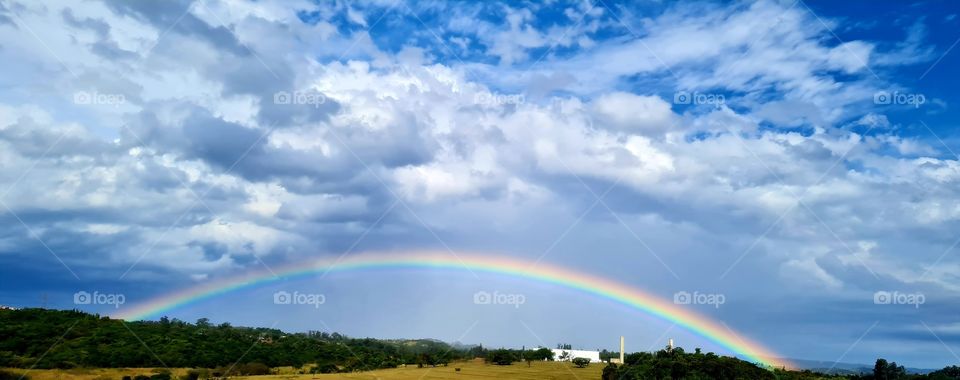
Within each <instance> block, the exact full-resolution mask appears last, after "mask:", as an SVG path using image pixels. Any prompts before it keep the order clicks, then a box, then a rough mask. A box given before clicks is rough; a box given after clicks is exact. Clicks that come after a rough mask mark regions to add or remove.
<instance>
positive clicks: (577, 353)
mask: <svg viewBox="0 0 960 380" xmlns="http://www.w3.org/2000/svg"><path fill="white" fill-rule="evenodd" d="M550 351H553V360H556V361H565V362H568V361H571V360H573V358H587V359H590V362H591V363H600V351H585V350H561V349H556V348H554V349H552V350H550ZM564 352H566V353H567V355H566V359H560V357H561V356H564V355H563V353H564Z"/></svg>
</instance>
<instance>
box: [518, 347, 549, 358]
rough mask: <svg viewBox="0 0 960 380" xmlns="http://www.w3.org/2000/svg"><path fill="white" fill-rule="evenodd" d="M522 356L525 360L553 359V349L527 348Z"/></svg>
mask: <svg viewBox="0 0 960 380" xmlns="http://www.w3.org/2000/svg"><path fill="white" fill-rule="evenodd" d="M523 358H524V359H527V360H537V361H542V360H553V350H551V349H549V348H545V347H544V348H538V349H536V350H528V351H525V352H524V353H523Z"/></svg>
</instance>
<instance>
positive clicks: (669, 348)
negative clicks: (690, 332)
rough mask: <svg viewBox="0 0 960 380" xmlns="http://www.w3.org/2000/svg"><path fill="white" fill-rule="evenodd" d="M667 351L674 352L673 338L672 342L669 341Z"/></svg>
mask: <svg viewBox="0 0 960 380" xmlns="http://www.w3.org/2000/svg"><path fill="white" fill-rule="evenodd" d="M667 349H668V350H670V351H673V338H670V340H669V341H668V343H667Z"/></svg>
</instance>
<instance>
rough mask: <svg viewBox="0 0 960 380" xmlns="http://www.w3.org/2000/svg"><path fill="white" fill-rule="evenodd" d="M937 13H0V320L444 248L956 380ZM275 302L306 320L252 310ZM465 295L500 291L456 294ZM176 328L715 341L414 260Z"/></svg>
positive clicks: (491, 341)
mask: <svg viewBox="0 0 960 380" xmlns="http://www.w3.org/2000/svg"><path fill="white" fill-rule="evenodd" d="M958 13H960V7H958V6H957V5H956V4H954V3H953V2H949V1H928V2H913V3H906V2H880V3H879V4H878V3H876V2H867V1H851V2H842V3H837V2H818V1H789V0H788V1H760V2H732V3H728V2H723V3H719V2H683V3H675V2H653V1H651V2H614V1H606V0H605V1H596V2H590V1H569V2H565V1H548V2H506V3H501V2H394V1H391V0H383V1H370V2H308V1H291V2H247V1H216V0H201V1H196V2H176V1H174V2H156V3H155V2H145V3H140V2H133V3H128V2H106V3H101V2H96V1H91V2H71V1H65V2H60V1H48V2H43V3H37V2H20V1H10V2H3V3H0V59H2V62H4V63H5V65H4V66H5V67H4V74H3V75H0V146H2V148H0V178H2V179H0V185H2V186H0V201H2V205H0V206H2V207H0V218H2V220H3V223H2V224H0V278H2V287H0V304H3V305H10V306H19V307H30V306H40V305H47V306H50V307H58V308H74V307H76V308H80V309H83V310H90V311H98V312H103V313H108V314H109V313H112V312H114V311H116V310H117V309H116V308H113V307H112V306H104V305H99V306H98V305H86V304H81V305H77V304H75V302H74V295H75V294H76V293H77V292H80V291H85V292H90V293H93V292H99V293H104V294H123V295H124V296H125V300H126V303H125V304H124V305H122V306H120V307H127V306H130V305H133V304H135V303H137V302H141V301H145V300H149V299H150V298H151V297H155V296H159V295H162V294H166V293H169V292H171V291H175V290H178V289H182V288H186V287H190V286H197V285H202V284H204V283H206V282H209V281H216V280H218V279H220V278H224V277H229V276H232V275H237V274H241V273H246V272H248V271H254V270H264V269H269V268H272V267H280V266H283V265H287V264H289V263H296V262H304V261H307V260H310V259H317V258H329V257H337V256H339V255H343V254H361V253H362V252H366V251H392V252H404V251H411V250H422V249H431V250H436V249H442V250H446V249H447V248H449V249H450V250H451V251H453V252H457V251H471V252H490V253H496V254H500V255H506V256H512V257H517V258H522V259H527V260H537V259H538V258H541V259H542V260H543V262H546V263H550V264H553V265H560V266H565V267H573V268H578V269H580V270H583V271H584V272H588V273H592V274H595V275H603V276H608V277H610V278H612V279H615V280H617V281H621V282H623V283H626V284H630V285H631V286H635V287H637V288H640V289H644V290H645V291H648V292H650V293H653V294H656V295H658V296H661V297H663V298H664V299H667V300H669V299H671V298H672V297H673V296H674V294H677V293H678V292H683V291H686V292H700V293H706V294H720V295H723V296H724V298H725V300H726V302H725V303H724V304H723V305H720V306H719V307H715V306H714V305H686V306H685V307H691V308H694V309H696V310H697V311H698V312H700V313H703V314H706V315H708V316H710V317H713V318H715V319H717V320H719V321H723V322H724V323H726V324H727V325H728V326H730V327H731V328H732V329H734V330H736V331H738V332H740V333H742V334H743V335H744V336H746V337H750V338H752V339H754V340H757V341H759V342H762V343H763V344H765V345H766V346H768V347H770V348H771V349H773V350H774V351H777V352H779V353H782V354H783V355H784V356H788V357H795V358H808V359H819V360H825V361H836V360H839V361H844V362H866V363H869V362H872V361H873V360H874V359H875V358H876V357H877V356H881V355H882V356H885V357H887V358H888V359H892V360H897V361H898V362H901V363H905V364H908V365H911V366H916V367H937V366H942V365H945V364H948V363H954V364H955V363H956V362H957V361H960V358H957V357H956V354H955V352H960V324H958V323H957V321H956V320H955V316H956V315H957V312H958V309H957V308H958V305H960V302H958V301H960V299H958V291H960V278H958V277H957V275H956V273H958V271H960V255H957V253H956V252H955V248H956V243H957V239H958V236H957V235H956V231H957V230H958V228H957V227H958V221H960V198H958V196H957V195H958V190H957V189H958V188H960V187H958V184H960V163H958V160H960V157H958V156H957V154H956V152H960V139H958V136H960V133H958V132H960V131H958V129H957V122H956V120H957V111H956V110H954V108H955V104H957V102H958V101H960V98H958V94H957V93H956V91H955V89H956V88H958V85H960V79H958V78H960V74H958V72H957V70H956V69H955V68H956V67H958V64H960V48H956V45H957V42H958V41H960V33H958V32H957V30H960V28H958V24H960V19H958V18H957V14H958ZM287 95H289V96H290V97H286V98H285V96H287ZM598 199H599V200H598ZM277 291H300V292H308V293H309V292H312V293H320V294H323V295H325V296H326V300H327V302H326V303H325V304H324V305H323V307H320V308H313V307H299V308H298V307H291V305H276V304H274V303H273V302H272V294H274V293H275V292H277ZM479 291H491V292H492V291H499V292H502V293H509V294H522V295H524V296H525V299H526V302H525V303H524V304H523V305H521V307H498V306H504V305H477V304H474V303H473V301H472V300H473V295H474V294H476V293H477V292H479ZM878 294H880V295H884V294H892V295H894V296H895V298H896V300H897V301H895V302H891V303H885V302H879V303H878V302H875V297H876V296H877V295H878ZM897 297H899V298H897ZM918 297H919V298H920V299H922V300H923V302H922V304H919V305H917V304H909V303H907V304H902V303H901V304H898V302H899V301H900V300H909V299H913V300H916V299H918ZM170 316H171V317H177V318H181V319H185V320H194V319H196V318H200V317H209V318H211V319H212V320H215V321H230V322H232V323H234V324H246V325H263V326H271V325H275V326H276V327H280V328H283V329H287V330H335V331H339V332H343V333H346V334H349V335H353V336H373V337H382V338H391V337H410V338H417V337H430V338H438V339H443V340H448V341H454V340H459V341H462V342H467V343H483V344H485V345H489V346H497V345H503V346H521V345H526V346H536V345H546V346H553V345H555V344H557V343H560V342H567V343H571V344H573V345H575V346H578V347H584V348H598V347H599V348H611V349H612V348H614V347H615V345H616V343H617V341H616V338H617V337H618V336H620V335H626V336H627V342H628V349H631V350H649V349H651V348H652V347H659V346H662V345H664V344H665V342H666V339H667V338H669V337H673V338H675V339H676V340H677V341H678V342H679V343H680V344H682V345H684V346H687V347H690V348H692V347H695V346H702V347H704V348H707V349H711V350H722V348H720V347H715V346H712V345H711V343H710V342H707V341H704V340H703V339H702V338H700V337H697V336H696V335H693V334H690V333H688V332H684V331H681V330H680V329H678V328H675V327H673V326H671V325H670V324H669V323H665V322H663V321H659V320H656V319H654V318H651V317H649V316H646V315H643V314H641V313H639V312H637V311H633V310H629V309H626V308H624V307H622V306H619V305H616V304H613V303H610V302H608V301H603V300H599V299H596V298H592V297H589V296H585V295H583V294H579V293H577V292H573V291H570V290H566V289H562V288H557V287H553V286H547V285H544V284H538V283H532V282H530V281H524V280H518V279H512V278H506V277H504V276H495V275H483V276H481V277H480V278H475V277H473V276H468V275H467V276H465V275H464V274H463V273H450V272H442V271H431V270H416V271H402V270H380V271H375V272H363V273H359V272H358V273H337V274H331V275H330V276H325V277H323V278H310V279H304V280H298V281H289V282H282V283H277V284H272V285H269V286H265V287H261V288H257V289H251V290H245V291H241V292H237V293H233V294H228V295H226V296H223V297H221V298H218V299H215V300H210V301H207V302H203V303H199V304H195V305H191V306H190V307H187V308H183V309H178V310H175V311H172V312H171V315H170Z"/></svg>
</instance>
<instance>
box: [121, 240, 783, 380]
mask: <svg viewBox="0 0 960 380" xmlns="http://www.w3.org/2000/svg"><path fill="white" fill-rule="evenodd" d="M374 268H442V269H453V270H466V269H469V270H472V271H481V272H489V273H495V274H503V275H509V276H515V277H521V278H527V279H532V280H537V281H541V282H545V283H551V284H556V285H560V286H564V287H567V288H572V289H576V290H579V291H582V292H585V293H588V294H591V295H594V296H599V297H602V298H606V299H610V300H613V301H616V302H619V303H622V304H624V305H627V306H630V307H633V308H635V309H638V310H640V311H643V312H645V313H648V314H651V315H654V316H656V317H658V318H660V319H663V320H666V321H669V322H673V323H675V324H677V325H679V326H681V327H683V328H685V329H686V330H688V331H691V332H693V333H695V334H698V335H700V336H703V337H705V338H707V339H709V340H711V341H713V342H715V343H717V344H719V345H720V346H722V347H724V348H726V349H729V350H731V351H732V352H734V353H736V354H738V355H742V356H743V357H745V358H747V359H748V360H750V361H753V362H755V363H760V364H763V365H766V366H768V367H773V368H782V367H787V368H792V367H793V366H792V365H791V364H790V363H789V362H788V361H786V360H783V359H779V358H778V356H779V355H776V354H775V353H773V352H772V351H771V350H769V349H767V348H765V347H763V346H761V345H760V344H757V343H755V342H752V341H750V340H749V339H747V338H744V337H742V336H739V335H737V334H736V333H734V332H733V331H732V330H730V329H729V328H727V327H726V325H721V324H718V323H716V322H714V321H712V320H709V319H707V318H705V317H704V316H701V315H699V314H696V313H694V312H692V311H690V310H686V309H683V308H681V307H680V306H678V305H675V304H673V303H672V302H668V301H665V300H662V299H660V298H658V297H656V296H653V295H650V294H647V293H644V292H643V291H641V290H639V289H636V288H633V287H630V286H628V285H625V284H621V283H617V282H614V281H611V280H608V279H605V278H601V277H597V276H593V275H589V274H586V273H581V272H574V271H571V270H569V269H564V268H560V267H555V266H551V265H547V264H543V263H534V262H529V261H523V260H519V259H515V258H508V257H503V256H493V255H480V254H469V255H466V254H460V255H458V256H453V255H451V254H449V253H399V254H398V253H393V254H358V255H353V256H350V257H346V258H344V259H342V260H339V261H334V260H320V261H316V262H314V263H311V264H306V265H304V264H300V265H291V266H288V267H284V268H281V269H280V270H275V271H273V272H253V273H249V274H246V275H243V276H238V277H232V278H226V279H223V280H219V281H213V282H210V283H207V284H203V285H199V286H196V287H192V288H187V289H185V290H182V291H179V292H175V293H170V294H167V295H163V296H160V297H157V298H154V299H152V300H150V301H147V302H145V303H142V304H139V305H137V306H134V307H132V308H129V309H126V310H122V311H121V312H120V313H119V314H118V315H117V317H119V318H123V319H127V320H139V319H148V318H151V317H156V316H159V315H160V314H161V313H164V312H167V311H170V310H173V309H176V308H178V307H182V306H185V305H189V304H193V303H197V302H200V301H202V300H205V299H210V298H213V297H215V296H218V295H222V294H225V293H229V292H233V291H236V290H239V289H243V288H250V287H254V286H257V285H261V284H266V283H271V282H276V281H279V280H282V279H292V278H297V277H305V276H308V275H315V274H318V273H326V272H346V271H355V270H362V269H374Z"/></svg>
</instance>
